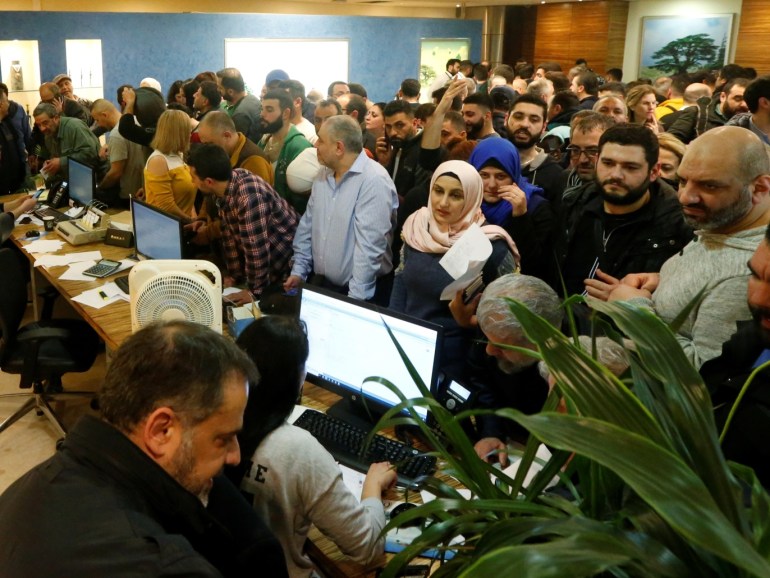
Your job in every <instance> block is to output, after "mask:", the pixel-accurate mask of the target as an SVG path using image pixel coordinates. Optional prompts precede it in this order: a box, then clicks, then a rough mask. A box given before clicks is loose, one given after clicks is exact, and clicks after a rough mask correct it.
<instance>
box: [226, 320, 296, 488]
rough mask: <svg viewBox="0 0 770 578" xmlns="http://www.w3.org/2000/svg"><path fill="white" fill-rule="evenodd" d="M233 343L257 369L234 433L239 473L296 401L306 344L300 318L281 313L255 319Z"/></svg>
mask: <svg viewBox="0 0 770 578" xmlns="http://www.w3.org/2000/svg"><path fill="white" fill-rule="evenodd" d="M236 343H237V344H238V346H239V347H240V348H241V349H243V350H244V351H245V352H246V354H247V355H248V356H249V357H250V358H251V360H252V361H253V362H254V364H255V365H256V366H257V369H258V370H259V373H260V381H259V383H258V384H257V385H252V387H251V388H250V391H249V399H248V402H247V403H246V411H245V412H244V415H243V430H242V431H241V433H240V434H238V443H239V444H240V446H241V465H240V466H239V469H240V476H239V477H242V476H243V474H245V473H246V472H247V471H248V469H249V467H250V463H249V461H250V460H251V458H252V456H253V455H254V452H255V451H256V449H257V448H258V447H259V444H261V443H262V440H264V439H265V437H267V435H268V434H269V433H270V432H272V431H273V430H275V429H276V428H277V427H279V426H280V425H281V424H282V423H284V421H286V418H287V417H289V415H290V414H291V411H292V409H293V408H294V404H295V403H297V398H298V397H299V394H300V386H301V385H302V380H303V377H304V374H305V362H306V361H307V356H308V353H309V346H308V340H307V328H306V327H305V324H304V322H302V321H300V320H298V319H295V318H294V317H289V316H284V315H269V316H266V317H261V318H259V319H257V320H256V321H254V322H253V323H251V325H249V326H248V327H246V329H244V330H243V332H242V333H241V335H240V336H239V337H238V340H237V342H236ZM239 482H240V480H239Z"/></svg>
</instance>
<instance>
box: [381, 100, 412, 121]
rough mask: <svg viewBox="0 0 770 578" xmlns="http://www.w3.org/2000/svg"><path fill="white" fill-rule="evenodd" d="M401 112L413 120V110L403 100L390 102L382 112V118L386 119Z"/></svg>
mask: <svg viewBox="0 0 770 578" xmlns="http://www.w3.org/2000/svg"><path fill="white" fill-rule="evenodd" d="M400 112H403V113H404V114H405V115H406V116H408V117H409V118H414V108H413V107H412V105H411V104H409V103H408V102H406V101H405V100H391V101H390V102H389V103H388V104H386V105H385V108H384V109H383V110H382V116H383V117H385V118H387V117H389V116H394V115H396V114H398V113H400Z"/></svg>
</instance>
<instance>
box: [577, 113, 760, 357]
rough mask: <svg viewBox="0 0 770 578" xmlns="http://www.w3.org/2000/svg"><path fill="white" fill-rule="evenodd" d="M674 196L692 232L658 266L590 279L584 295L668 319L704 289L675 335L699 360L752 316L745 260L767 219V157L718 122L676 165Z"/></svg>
mask: <svg viewBox="0 0 770 578" xmlns="http://www.w3.org/2000/svg"><path fill="white" fill-rule="evenodd" d="M678 173H679V181H680V184H679V202H680V203H681V205H682V212H683V213H684V217H685V220H686V221H687V222H688V224H690V225H691V226H692V227H693V228H694V229H696V231H695V235H696V237H695V239H694V240H693V241H692V242H690V243H689V244H688V245H687V246H685V248H684V249H683V250H682V252H681V253H679V254H677V255H674V256H673V257H671V258H670V259H669V260H668V261H666V262H665V263H664V264H663V267H662V268H661V270H660V274H652V273H642V274H635V275H628V276H626V277H624V278H623V280H622V281H618V280H617V279H612V278H609V277H607V278H604V279H597V280H594V282H593V283H592V287H591V288H590V289H589V291H588V293H589V295H591V296H593V297H597V298H600V299H609V300H631V301H633V302H636V303H638V304H640V305H643V306H647V307H650V308H651V309H652V310H653V311H655V313H656V314H657V315H658V316H660V318H661V319H663V320H664V321H666V322H671V321H673V320H674V319H675V318H676V316H677V315H678V314H679V312H681V311H682V309H684V307H685V306H686V305H687V304H688V303H689V302H690V301H692V300H693V299H694V298H695V297H696V295H697V294H698V292H699V291H701V289H703V290H704V293H703V295H702V300H701V302H700V304H699V305H698V306H697V307H695V308H694V309H693V310H692V311H691V312H690V315H689V316H688V317H687V319H686V320H685V322H684V323H683V324H682V326H681V327H680V328H679V330H678V333H677V339H678V341H679V343H680V344H681V345H682V348H683V349H684V352H685V354H686V355H687V357H688V358H689V359H690V361H691V362H692V363H693V365H694V366H695V367H696V368H699V367H700V366H701V365H702V364H703V363H704V362H706V361H708V360H709V359H712V358H714V357H716V356H718V355H719V354H720V352H721V350H722V344H723V343H724V342H725V341H727V340H728V339H729V338H730V337H731V336H732V334H733V333H735V331H736V323H737V322H738V321H744V320H747V319H750V318H751V314H750V312H749V309H748V306H747V304H746V291H747V286H748V282H749V277H750V276H751V273H750V271H749V268H748V266H747V262H748V261H749V259H751V256H752V255H753V253H754V251H755V250H756V248H757V246H758V245H759V243H760V242H761V241H762V239H763V237H764V233H765V228H766V227H767V225H768V223H770V160H769V159H768V154H767V152H766V150H765V146H764V145H763V144H762V142H761V141H760V139H759V138H758V137H757V136H756V135H755V134H753V133H752V132H751V131H749V130H746V129H743V128H739V127H732V126H726V127H720V128H715V129H713V130H711V131H709V132H707V133H705V134H703V135H701V136H700V137H698V138H697V139H696V140H694V141H693V142H692V143H691V144H690V146H689V147H688V149H687V152H686V153H685V155H684V158H683V159H682V163H681V165H680V166H679V171H678Z"/></svg>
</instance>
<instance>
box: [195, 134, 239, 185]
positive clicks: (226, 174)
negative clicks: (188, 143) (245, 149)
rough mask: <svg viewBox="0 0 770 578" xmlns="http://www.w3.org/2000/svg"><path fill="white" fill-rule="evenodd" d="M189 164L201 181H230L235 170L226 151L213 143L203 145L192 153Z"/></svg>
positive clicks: (196, 147)
mask: <svg viewBox="0 0 770 578" xmlns="http://www.w3.org/2000/svg"><path fill="white" fill-rule="evenodd" d="M187 164H188V165H189V166H191V167H192V168H194V169H195V174H197V175H198V178H199V179H214V180H215V181H225V182H226V181H229V180H230V176H231V175H232V172H233V169H232V167H231V166H230V157H228V156H227V153H226V152H225V149H223V148H222V147H221V146H219V145H215V144H213V143H201V144H199V145H197V146H195V147H193V149H192V150H191V151H190V154H189V155H188V158H187Z"/></svg>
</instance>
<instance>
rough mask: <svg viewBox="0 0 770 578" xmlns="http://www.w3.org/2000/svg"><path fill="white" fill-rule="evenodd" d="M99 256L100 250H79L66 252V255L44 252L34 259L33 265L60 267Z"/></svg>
mask: <svg viewBox="0 0 770 578" xmlns="http://www.w3.org/2000/svg"><path fill="white" fill-rule="evenodd" d="M101 258H102V252H101V251H81V252H80V253H68V254H66V255H48V254H44V255H41V256H40V257H38V258H37V259H35V267H61V266H64V265H69V264H70V263H78V262H81V261H98V260H99V259H101Z"/></svg>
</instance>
